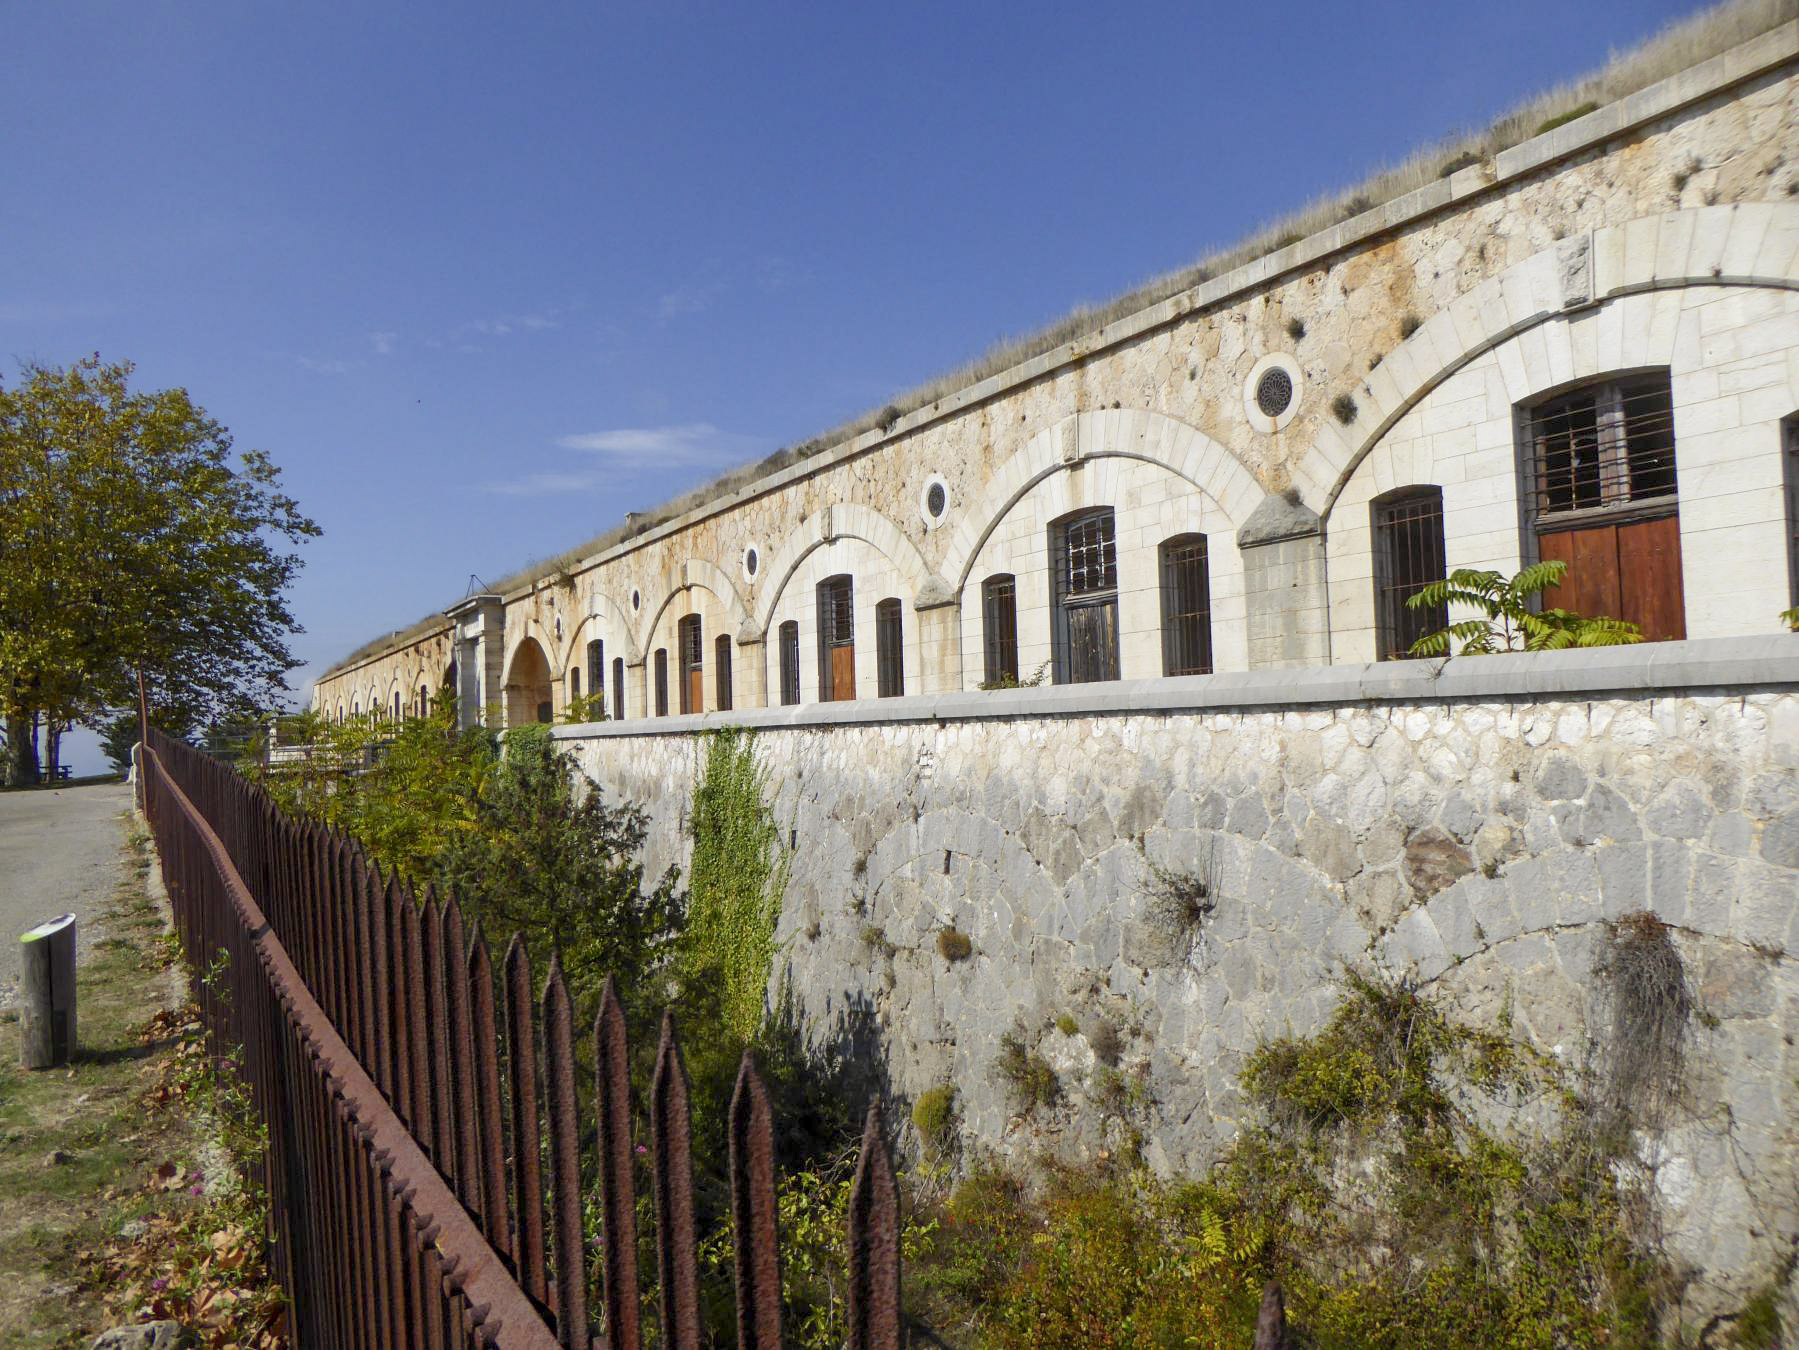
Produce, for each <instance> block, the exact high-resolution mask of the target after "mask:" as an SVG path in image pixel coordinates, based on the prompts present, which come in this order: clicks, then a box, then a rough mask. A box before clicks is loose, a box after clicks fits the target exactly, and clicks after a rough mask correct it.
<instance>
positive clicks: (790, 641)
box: [781, 619, 800, 705]
mask: <svg viewBox="0 0 1799 1350" xmlns="http://www.w3.org/2000/svg"><path fill="white" fill-rule="evenodd" d="M799 701H800V626H799V624H798V623H797V622H795V621H794V620H792V619H789V620H788V621H787V622H786V623H784V624H782V625H781V702H782V703H783V704H789V705H791V704H795V703H798V702H799Z"/></svg>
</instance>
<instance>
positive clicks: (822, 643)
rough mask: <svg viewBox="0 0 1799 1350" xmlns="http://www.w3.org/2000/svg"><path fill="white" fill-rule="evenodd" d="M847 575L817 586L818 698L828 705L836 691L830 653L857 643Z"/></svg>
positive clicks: (836, 694)
mask: <svg viewBox="0 0 1799 1350" xmlns="http://www.w3.org/2000/svg"><path fill="white" fill-rule="evenodd" d="M854 594H855V593H854V590H853V587H852V583H851V581H850V579H849V577H847V576H835V577H826V578H825V579H824V580H823V581H821V582H819V583H818V698H819V701H820V702H821V703H829V702H830V701H831V700H832V699H834V698H836V697H837V696H838V694H839V692H840V691H839V690H838V689H837V688H836V683H837V682H836V679H835V678H834V675H833V673H832V660H831V653H832V652H833V651H835V650H836V649H838V648H840V647H849V646H853V645H854V644H855V641H856V616H855V608H854V605H855V600H854Z"/></svg>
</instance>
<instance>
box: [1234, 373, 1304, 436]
mask: <svg viewBox="0 0 1799 1350" xmlns="http://www.w3.org/2000/svg"><path fill="white" fill-rule="evenodd" d="M1305 387H1306V386H1305V376H1303V375H1302V374H1300V371H1299V362H1298V361H1296V360H1295V359H1294V358H1293V356H1292V355H1291V354H1290V353H1287V352H1270V353H1269V354H1268V355H1267V356H1264V357H1263V358H1262V359H1261V360H1260V361H1257V362H1256V363H1255V365H1254V366H1253V367H1252V368H1251V369H1250V372H1249V377H1248V378H1247V379H1245V380H1244V381H1243V414H1244V416H1245V417H1247V418H1248V419H1249V424H1250V426H1252V427H1254V428H1255V429H1256V430H1257V431H1259V432H1261V433H1262V434H1263V435H1264V436H1271V435H1273V434H1274V433H1275V432H1277V431H1279V430H1281V429H1282V428H1283V427H1285V426H1286V425H1287V424H1288V423H1289V422H1291V421H1292V420H1293V419H1294V418H1295V417H1297V416H1299V405H1300V401H1301V400H1302V399H1303V398H1304V397H1305Z"/></svg>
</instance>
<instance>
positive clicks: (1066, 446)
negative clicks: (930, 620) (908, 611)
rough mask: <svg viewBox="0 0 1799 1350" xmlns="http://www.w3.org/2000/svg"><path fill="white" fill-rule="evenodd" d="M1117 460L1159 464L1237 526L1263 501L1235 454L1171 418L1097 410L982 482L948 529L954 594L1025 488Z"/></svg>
mask: <svg viewBox="0 0 1799 1350" xmlns="http://www.w3.org/2000/svg"><path fill="white" fill-rule="evenodd" d="M1107 456H1117V457H1121V458H1126V459H1141V460H1147V461H1149V462H1150V463H1152V464H1160V465H1161V466H1163V467H1164V468H1166V469H1168V470H1169V471H1170V472H1171V473H1174V474H1176V475H1178V476H1179V477H1181V478H1184V479H1186V480H1187V481H1188V482H1189V483H1192V484H1193V486H1194V487H1196V488H1198V489H1199V490H1200V491H1201V492H1203V493H1205V494H1206V495H1207V496H1208V497H1210V498H1211V499H1212V501H1213V502H1215V503H1216V504H1217V506H1218V509H1219V510H1220V511H1222V512H1223V513H1224V515H1225V517H1226V518H1227V519H1228V520H1229V521H1230V523H1231V528H1232V529H1233V531H1234V530H1236V529H1238V528H1240V527H1241V526H1242V524H1243V522H1244V521H1245V520H1247V519H1248V518H1249V515H1250V512H1252V511H1254V510H1255V508H1256V505H1257V503H1258V502H1260V501H1261V500H1262V498H1263V497H1264V496H1265V495H1267V494H1265V493H1264V492H1263V491H1262V487H1261V485H1260V484H1259V483H1257V482H1256V480H1255V477H1254V475H1252V474H1251V473H1250V472H1249V470H1248V469H1247V468H1245V467H1244V465H1243V462H1242V461H1241V460H1240V459H1238V458H1237V456H1236V455H1235V453H1233V452H1232V451H1231V450H1229V449H1228V448H1226V447H1225V446H1223V445H1221V444H1220V443H1219V442H1217V441H1215V440H1213V439H1212V438H1211V437H1210V436H1207V435H1206V434H1205V432H1203V431H1201V430H1199V428H1197V427H1194V426H1190V425H1189V424H1187V423H1186V422H1183V421H1181V420H1180V419H1179V418H1175V417H1169V416H1168V415H1167V414H1166V413H1158V412H1151V411H1149V410H1147V409H1141V408H1133V409H1118V408H1098V409H1095V410H1094V411H1092V412H1084V413H1075V414H1073V415H1072V416H1069V417H1066V418H1064V419H1063V420H1062V421H1060V422H1058V423H1056V425H1054V426H1052V427H1047V428H1045V429H1044V430H1042V431H1040V432H1038V433H1037V434H1036V435H1035V436H1033V437H1031V439H1030V440H1029V441H1028V442H1027V443H1026V444H1025V446H1024V448H1023V449H1022V450H1020V451H1018V453H1017V454H1015V455H1013V456H1012V457H1011V458H1010V459H1009V460H1007V461H1006V462H1005V463H1004V464H1003V465H1001V466H1000V468H999V470H998V471H997V472H996V473H994V475H993V476H992V477H991V478H989V479H988V480H987V483H986V486H985V487H983V488H982V490H981V493H980V496H979V497H977V498H976V499H975V500H974V501H972V502H970V503H969V506H968V510H967V512H966V513H965V514H964V515H963V517H962V519H961V521H960V522H959V523H958V524H957V526H956V531H955V534H954V535H953V536H952V537H951V539H950V545H949V552H948V555H947V556H946V558H945V560H944V569H943V575H944V576H945V577H947V578H948V579H949V584H950V590H951V591H952V592H953V593H954V594H957V595H960V594H961V593H962V589H963V587H964V586H966V585H967V584H968V571H969V569H970V568H971V567H973V566H974V562H975V559H976V557H978V556H979V554H980V551H981V546H982V545H983V544H985V543H986V542H987V537H988V536H989V535H990V534H992V532H993V530H994V529H995V527H997V526H998V524H999V522H1000V521H1001V520H1003V519H1004V518H1005V515H1006V513H1007V512H1008V511H1010V510H1011V509H1012V508H1013V506H1015V505H1016V504H1017V503H1018V501H1019V499H1020V498H1022V497H1023V496H1024V495H1025V493H1027V492H1029V491H1030V490H1031V488H1033V487H1034V486H1036V485H1037V483H1039V482H1041V481H1042V480H1043V479H1045V478H1047V477H1049V476H1050V475H1051V474H1053V473H1056V472H1058V471H1060V470H1062V469H1066V468H1069V467H1071V466H1072V465H1074V464H1077V463H1079V462H1080V461H1082V460H1086V459H1100V458H1104V457H1107Z"/></svg>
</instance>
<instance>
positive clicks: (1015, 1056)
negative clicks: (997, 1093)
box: [994, 1032, 1062, 1112]
mask: <svg viewBox="0 0 1799 1350" xmlns="http://www.w3.org/2000/svg"><path fill="white" fill-rule="evenodd" d="M994 1072H995V1073H997V1074H998V1075H999V1076H1000V1078H1001V1079H1002V1080H1003V1081H1004V1082H1005V1083H1006V1085H1007V1086H1008V1087H1009V1088H1010V1089H1011V1090H1012V1097H1013V1101H1014V1104H1015V1105H1017V1107H1018V1108H1019V1109H1020V1110H1021V1111H1027V1112H1028V1111H1033V1110H1036V1109H1037V1108H1038V1107H1044V1106H1054V1105H1055V1104H1056V1103H1057V1102H1058V1101H1060V1100H1061V1097H1062V1081H1061V1079H1059V1078H1057V1077H1056V1071H1055V1070H1054V1069H1053V1068H1051V1067H1050V1064H1049V1061H1048V1060H1046V1059H1044V1058H1043V1056H1042V1055H1040V1054H1038V1053H1037V1052H1036V1051H1034V1050H1027V1049H1026V1048H1025V1044H1024V1041H1023V1040H1022V1039H1021V1038H1020V1037H1019V1036H1018V1034H1017V1033H1016V1032H1007V1033H1006V1034H1005V1035H1004V1036H1001V1037H1000V1041H999V1059H998V1060H997V1061H996V1063H995V1065H994Z"/></svg>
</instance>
